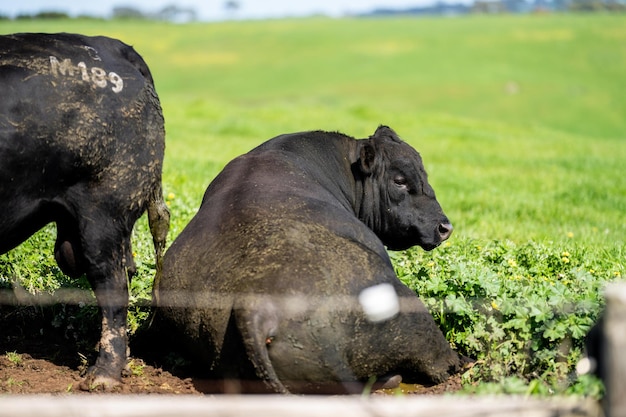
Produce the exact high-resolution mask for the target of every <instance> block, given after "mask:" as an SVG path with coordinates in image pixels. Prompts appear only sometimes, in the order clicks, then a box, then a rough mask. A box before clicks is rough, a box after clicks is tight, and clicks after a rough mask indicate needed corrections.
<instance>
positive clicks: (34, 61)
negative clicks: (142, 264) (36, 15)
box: [0, 34, 169, 388]
mask: <svg viewBox="0 0 626 417" xmlns="http://www.w3.org/2000/svg"><path fill="white" fill-rule="evenodd" d="M0 91H2V95H1V96H0V213H2V217H0V236H2V239H1V240H0V253H4V252H6V251H8V250H10V249H12V248H14V247H15V246H17V245H19V244H20V243H21V242H23V241H24V240H25V239H27V238H28V237H29V236H30V235H32V234H33V233H35V232H36V231H37V230H39V229H40V228H41V227H43V226H44V225H46V224H47V223H51V222H55V223H56V225H57V240H56V244H55V250H54V251H55V258H56V260H57V263H58V264H59V267H60V268H61V269H62V270H63V272H64V273H66V274H68V275H70V276H72V277H77V276H80V275H82V274H86V276H87V278H88V280H89V282H90V283H91V286H92V288H93V290H94V292H95V295H96V298H97V301H98V304H99V306H100V307H101V310H102V335H101V340H100V344H99V346H100V352H99V356H98V358H97V360H96V363H95V365H94V366H93V367H92V368H91V369H90V372H89V375H88V377H87V379H86V381H85V383H84V384H83V387H86V388H91V387H93V386H97V385H100V384H103V385H115V384H117V383H118V381H119V379H120V376H121V371H122V369H123V368H124V366H125V365H126V351H127V340H126V338H127V336H126V316H127V306H128V288H127V278H128V277H127V272H128V276H132V274H133V273H134V271H135V264H134V261H133V255H132V248H131V241H130V236H131V232H132V229H133V226H134V224H135V222H136V220H137V219H138V218H139V216H141V214H142V213H144V212H145V211H146V210H148V217H149V223H150V229H151V232H152V235H153V238H154V244H155V250H156V257H157V262H156V264H157V270H160V265H161V256H162V252H163V250H164V246H165V238H166V235H167V231H168V227H169V211H168V209H167V207H166V206H165V203H164V201H163V196H162V190H161V169H162V162H163V153H164V148H165V132H164V128H163V115H162V111H161V106H160V103H159V99H158V97H157V94H156V91H155V87H154V81H153V79H152V76H151V74H150V71H149V69H148V67H147V65H146V63H145V62H144V61H143V59H142V58H141V56H139V55H138V54H137V53H136V52H135V51H134V50H133V49H132V48H131V47H130V46H128V45H125V44H123V43H122V42H120V41H118V40H114V39H110V38H105V37H87V36H82V35H74V34H15V35H6V36H0ZM0 325H1V323H0Z"/></svg>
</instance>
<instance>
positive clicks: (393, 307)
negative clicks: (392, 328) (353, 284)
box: [359, 283, 400, 322]
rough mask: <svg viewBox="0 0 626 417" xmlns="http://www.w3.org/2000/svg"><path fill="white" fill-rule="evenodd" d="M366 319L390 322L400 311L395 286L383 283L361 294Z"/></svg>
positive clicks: (360, 299)
mask: <svg viewBox="0 0 626 417" xmlns="http://www.w3.org/2000/svg"><path fill="white" fill-rule="evenodd" d="M359 304H361V307H362V308H363V312H365V317H367V319H368V320H369V321H372V322H380V321H384V320H389V319H390V318H392V317H393V316H395V315H396V314H398V312H399V311H400V302H399V301H398V295H397V294H396V290H395V289H394V288H393V285H391V284H387V283H383V284H378V285H374V286H371V287H368V288H366V289H364V290H363V291H361V293H360V294H359Z"/></svg>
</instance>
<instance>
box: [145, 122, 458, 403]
mask: <svg viewBox="0 0 626 417" xmlns="http://www.w3.org/2000/svg"><path fill="white" fill-rule="evenodd" d="M451 232H452V226H451V224H450V222H449V220H448V219H447V218H446V216H445V215H444V214H443V212H442V210H441V207H440V206H439V203H438V202H437V200H436V199H435V193H434V191H433V189H432V188H431V187H430V185H429V184H428V181H427V177H426V172H425V171H424V167H423V165H422V161H421V158H420V156H419V154H418V153H417V152H416V151H415V150H414V149H413V148H411V147H410V146H409V145H407V144H406V143H404V142H402V141H401V140H400V139H399V138H398V136H397V135H396V134H395V132H394V131H393V130H392V129H390V128H388V127H380V128H378V129H377V130H376V133H375V134H374V135H373V136H371V137H370V138H368V139H362V140H355V139H354V138H351V137H348V136H345V135H342V134H339V133H329V132H320V131H316V132H306V133H296V134H291V135H282V136H279V137H277V138H274V139H272V140H270V141H268V142H266V143H265V144H263V145H261V146H259V147H258V148H256V149H254V150H252V151H251V152H249V153H248V154H246V155H243V156H241V157H239V158H237V159H235V160H234V161H232V162H231V163H230V164H229V165H227V166H226V168H225V169H224V170H223V171H222V173H220V175H218V177H217V178H216V179H215V180H214V181H213V183H212V184H211V185H210V186H209V188H208V189H207V191H206V194H205V195H204V199H203V201H202V206H201V207H200V210H199V212H198V213H197V215H196V216H195V217H194V218H193V219H192V221H191V222H190V223H189V225H188V226H187V227H186V228H185V229H184V230H183V232H182V233H181V234H180V235H179V236H178V238H177V239H176V240H175V241H174V243H173V244H172V246H171V248H170V249H169V250H168V252H167V253H166V255H165V258H164V263H163V275H162V278H161V281H160V283H159V285H158V288H157V290H156V291H155V297H156V300H155V301H156V304H157V305H158V306H159V308H158V309H157V312H156V322H155V323H156V324H158V325H159V326H160V327H161V328H162V329H166V330H165V331H167V332H169V333H170V334H169V337H170V338H172V334H171V332H174V334H175V335H176V334H178V335H181V336H182V337H180V338H177V337H176V336H174V337H173V339H174V340H176V341H178V340H181V341H184V343H183V344H184V345H186V347H187V348H188V350H189V351H190V352H191V353H192V354H193V355H195V358H196V359H197V360H198V362H199V363H201V364H203V365H205V366H206V367H207V368H208V370H209V372H210V373H209V375H211V376H212V377H215V378H217V379H220V378H240V379H243V380H246V379H251V380H254V379H256V380H262V381H264V382H265V385H266V386H267V388H269V389H270V390H271V391H274V392H282V393H286V392H328V391H329V390H330V391H331V392H335V391H336V392H353V390H354V389H355V385H356V389H357V390H358V389H360V388H359V387H361V386H362V384H363V383H364V382H367V381H368V380H369V379H370V378H372V377H376V378H380V377H385V376H390V375H397V374H400V375H401V376H403V377H408V378H420V377H425V378H427V379H430V380H432V381H435V382H441V381H443V380H445V379H446V378H447V377H448V376H449V375H450V374H451V373H452V372H455V371H457V370H458V367H459V366H460V360H459V356H458V355H457V354H456V353H455V352H454V351H453V350H452V349H451V348H450V346H449V344H448V342H447V341H446V340H445V338H444V337H443V335H442V333H441V331H440V330H439V328H438V327H437V325H436V324H435V322H434V320H433V318H432V317H431V315H430V314H429V312H428V311H427V309H426V308H425V307H424V305H423V304H422V302H421V301H420V300H419V299H418V298H417V297H416V295H415V293H414V292H413V291H412V290H410V289H409V288H408V287H406V286H405V285H404V284H402V283H401V282H400V280H399V279H398V278H397V277H396V275H395V273H394V270H393V267H392V264H391V262H390V259H389V256H388V254H387V252H386V250H385V246H384V245H386V246H387V247H388V248H390V249H396V250H401V249H406V248H408V247H410V246H413V245H420V246H421V247H422V248H424V249H426V250H430V249H433V248H435V247H437V246H438V245H439V244H440V243H441V242H442V241H443V240H445V239H447V238H448V237H449V236H450V233H451ZM368 289H369V290H368ZM364 290H367V291H364ZM366 293H367V294H368V297H365V294H366ZM372 293H373V294H374V297H373V301H374V303H373V305H371V304H370V302H369V301H366V300H364V298H370V297H369V295H371V294H372ZM357 297H360V298H361V302H357ZM394 379H396V380H397V378H394ZM354 384H355V385H354Z"/></svg>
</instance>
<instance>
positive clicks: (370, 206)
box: [354, 126, 452, 250]
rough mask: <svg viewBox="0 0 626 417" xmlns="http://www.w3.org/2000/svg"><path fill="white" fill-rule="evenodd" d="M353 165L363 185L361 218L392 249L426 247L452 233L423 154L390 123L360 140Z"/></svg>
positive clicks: (428, 248) (433, 244) (360, 206)
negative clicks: (429, 175)
mask: <svg viewBox="0 0 626 417" xmlns="http://www.w3.org/2000/svg"><path fill="white" fill-rule="evenodd" d="M359 143H360V154H359V160H358V161H357V163H356V164H355V166H354V168H355V170H356V171H357V174H358V175H357V180H358V181H360V182H362V184H363V189H362V190H363V195H362V196H361V198H362V199H361V202H360V204H359V207H357V212H358V213H357V214H358V216H359V218H360V219H361V220H362V221H363V222H365V224H367V225H368V226H369V227H370V228H371V229H372V230H373V231H374V233H376V235H378V237H379V238H380V239H381V240H382V242H383V243H384V244H385V245H386V246H387V247H388V248H389V249H392V250H403V249H407V248H409V247H411V246H414V245H419V246H421V247H422V248H423V249H425V250H431V249H434V248H436V247H437V246H439V244H441V242H443V241H444V240H446V239H447V238H448V237H450V234H451V233H452V225H451V224H450V221H449V220H448V218H447V217H446V216H445V214H444V213H443V210H442V209H441V206H440V205H439V203H438V202H437V199H436V198H435V192H434V191H433V189H432V187H431V186H430V184H428V178H427V175H426V171H425V170H424V165H423V164H422V158H421V157H420V155H419V153H417V151H415V149H413V148H412V147H411V146H409V145H408V144H406V143H404V142H403V141H402V140H400V138H399V137H398V135H396V133H395V132H394V131H393V130H392V129H391V128H389V127H386V126H381V127H379V128H378V129H377V130H376V132H375V133H374V135H373V136H370V138H369V139H364V140H361V141H359Z"/></svg>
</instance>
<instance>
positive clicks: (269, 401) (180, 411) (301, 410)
mask: <svg viewBox="0 0 626 417" xmlns="http://www.w3.org/2000/svg"><path fill="white" fill-rule="evenodd" d="M5 416H6V417H9V416H11V417H18V416H19V417H73V416H81V417H88V416H106V417H109V416H110V417H165V416H178V417H183V416H184V417H200V416H203V417H205V416H211V417H240V416H241V417H243V416H245V417H249V416H254V417H338V416H341V417H351V416H355V417H356V416H359V417H361V416H363V417H367V416H371V417H418V416H419V417H465V416H468V417H469V416H485V417H496V416H498V417H505V416H506V417H517V416H519V417H521V416H524V417H551V416H555V417H556V416H559V417H575V416H576V417H581V416H598V417H600V416H602V412H601V409H600V407H599V405H598V404H597V403H595V402H593V401H591V400H589V401H587V400H576V399H562V398H561V399H552V400H534V399H523V398H505V397H500V398H497V397H494V398H481V397H478V398H469V397H369V398H362V397H297V396H279V395H266V396H230V395H225V396H215V397H196V396H192V397H181V396H149V397H148V396H111V395H73V396H63V397H51V396H48V397H45V396H37V397H31V396H25V397H19V396H17V397H0V417H5Z"/></svg>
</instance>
